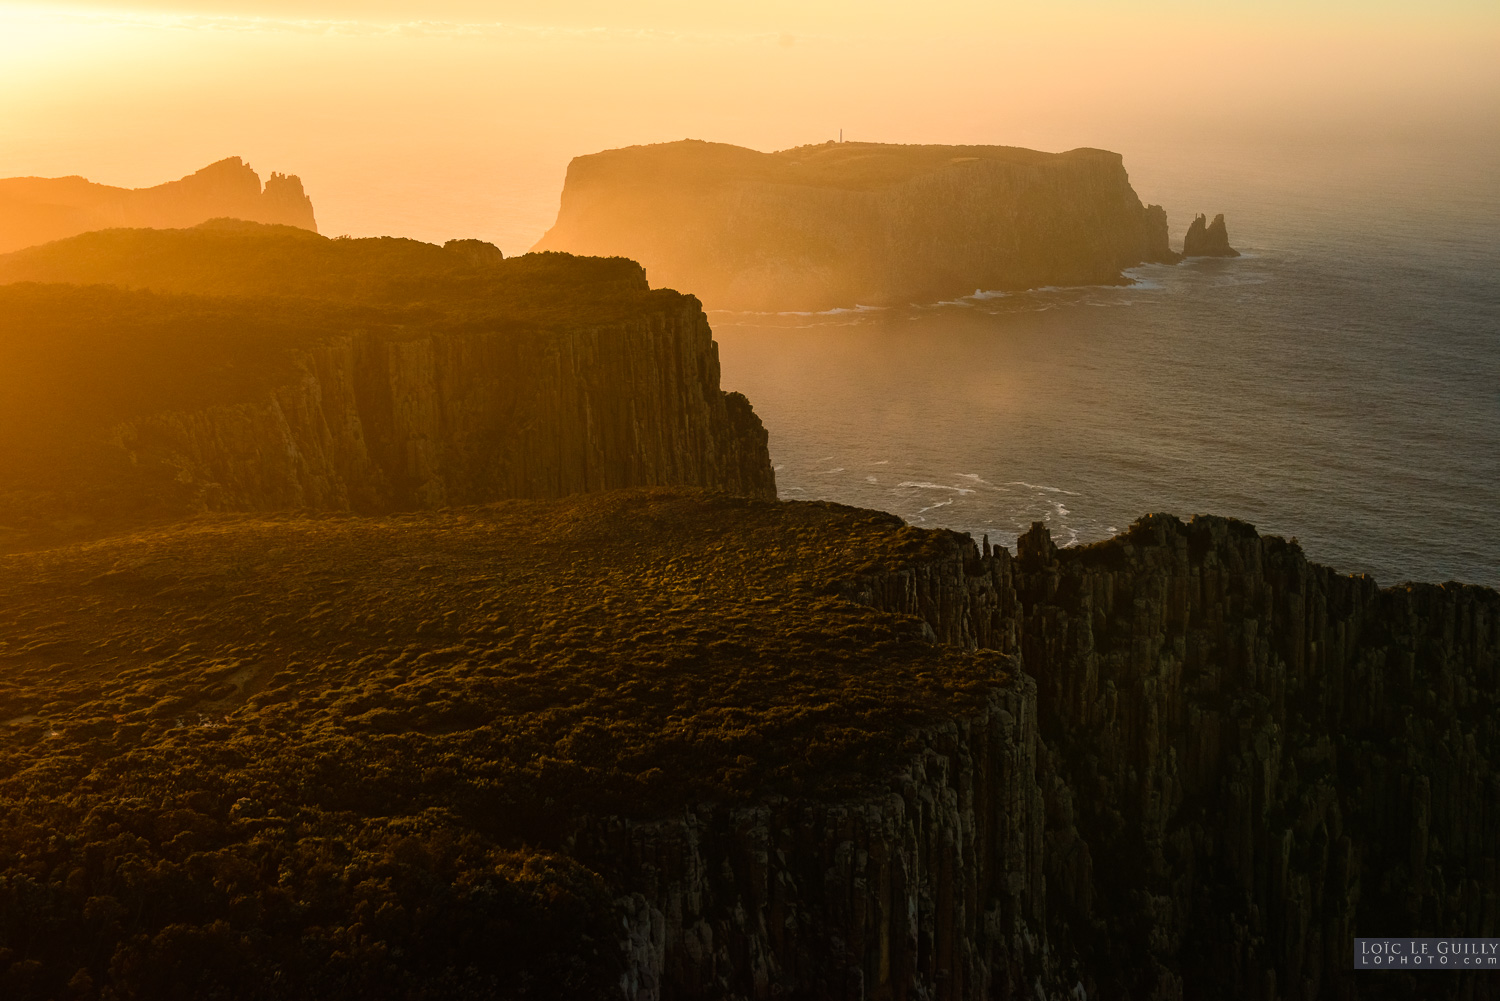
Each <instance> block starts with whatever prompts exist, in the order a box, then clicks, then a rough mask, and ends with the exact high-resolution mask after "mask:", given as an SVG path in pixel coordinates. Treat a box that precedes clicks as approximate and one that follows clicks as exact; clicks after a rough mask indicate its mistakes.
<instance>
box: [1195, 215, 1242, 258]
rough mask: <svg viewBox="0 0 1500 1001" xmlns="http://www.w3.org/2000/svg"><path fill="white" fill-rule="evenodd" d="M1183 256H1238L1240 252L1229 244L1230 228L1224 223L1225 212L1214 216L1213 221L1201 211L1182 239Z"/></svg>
mask: <svg viewBox="0 0 1500 1001" xmlns="http://www.w3.org/2000/svg"><path fill="white" fill-rule="evenodd" d="M1182 256H1183V257H1238V256H1240V252H1239V251H1238V250H1235V249H1234V248H1233V247H1231V246H1230V245H1229V228H1228V227H1227V226H1225V225H1224V213H1222V212H1220V213H1219V214H1218V215H1216V216H1214V221H1213V222H1208V217H1207V216H1205V215H1203V214H1202V213H1201V212H1200V213H1199V214H1198V216H1197V217H1196V218H1194V219H1193V224H1192V225H1191V226H1189V227H1188V231H1187V236H1186V237H1184V238H1183V241H1182Z"/></svg>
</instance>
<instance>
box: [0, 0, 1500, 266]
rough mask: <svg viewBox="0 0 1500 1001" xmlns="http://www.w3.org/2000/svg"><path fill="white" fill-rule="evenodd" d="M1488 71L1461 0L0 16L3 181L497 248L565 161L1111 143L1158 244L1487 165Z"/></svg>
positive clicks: (545, 210) (477, 6)
mask: <svg viewBox="0 0 1500 1001" xmlns="http://www.w3.org/2000/svg"><path fill="white" fill-rule="evenodd" d="M1497 55H1500V4H1495V3H1493V2H1486V3H1477V2H1468V0H1450V2H1441V0H1438V2H1430V3H1423V4H1416V3H1390V2H1385V3H1382V2H1379V0H1374V2H1363V3H1342V2H1324V3H1317V2H1311V3H1298V4H1293V3H1281V2H1276V0H1263V2H1259V3H1244V2H1220V3H1202V2H1198V3H1186V2H1150V3H1119V2H1103V0H1093V2H1085V0H1062V2H1058V3H1052V4H1047V5H1039V4H1033V3H1025V4H1021V3H1003V2H1001V3H995V2H990V3H944V2H934V3H926V4H913V3H910V2H909V0H908V2H902V3H890V2H880V0H877V2H863V3H854V2H841V3H826V2H825V3H818V2H802V3H792V2H781V0H770V2H765V0H762V2H754V3H752V2H725V0H720V2H704V0H697V2H692V3H688V2H676V0H655V2H645V3H634V4H632V3H623V2H612V3H606V2H551V3H541V2H519V0H517V2H500V3H474V2H464V0H434V2H429V3H423V4H420V5H418V4H412V3H402V2H397V0H370V2H353V0H347V2H345V0H323V2H316V0H314V2H312V3H291V2H280V3H255V4H251V3H237V2H234V0H217V2H196V3H195V2H184V3H177V4H172V3H161V4H148V3H94V4H92V5H68V4H5V3H3V2H0V177H3V176H17V175H40V176H59V175H66V174H81V175H83V176H86V177H89V178H91V179H93V180H97V181H101V182H105V183H110V184H119V185H125V186H132V187H133V186H142V185H149V184H155V183H160V182H161V181H165V180H169V179H172V178H175V177H180V176H182V175H184V174H187V173H190V172H191V171H193V170H195V169H197V168H198V167H201V166H203V165H205V164H207V163H209V162H211V161H214V160H218V159H221V158H223V157H225V156H236V155H237V156H243V157H245V159H246V160H248V161H249V162H250V163H251V164H252V165H253V166H255V167H256V168H257V169H258V170H260V171H261V172H262V174H264V173H266V172H267V171H270V170H279V171H284V172H290V173H295V174H298V175H299V176H301V177H302V179H303V182H304V184H305V185H306V187H307V190H308V192H309V194H310V195H311V196H312V198H313V201H314V204H315V205H316V206H317V210H318V215H319V221H320V227H321V229H322V231H323V232H325V233H328V234H330V235H336V234H341V233H349V234H352V235H376V234H385V233H390V234H394V235H403V236H413V237H417V238H420V239H428V240H442V239H446V238H449V237H454V236H478V237H481V238H484V239H490V240H493V241H494V242H496V243H498V244H499V245H500V246H501V247H502V249H504V250H506V251H507V252H508V253H514V252H518V251H522V250H524V249H526V247H528V246H529V245H530V243H531V242H533V241H535V239H537V238H538V237H539V236H540V235H541V232H542V231H543V230H544V229H545V228H546V226H547V225H548V224H549V223H550V221H551V218H552V215H553V214H554V213H555V211H556V206H557V197H558V194H559V192H560V190H561V184H562V179H563V176H564V172H565V170H566V167H567V163H568V161H569V160H570V159H571V158H572V157H574V156H577V155H580V154H584V153H589V152H594V151H597V150H600V149H607V148H612V147H616V146H624V145H632V144H636V143H648V142H663V141H670V140H675V139H681V138H688V137H692V138H700V139H709V140H716V141H721V142H731V143H737V144H739V145H744V146H750V147H753V148H757V149H767V150H770V149H781V148H786V147H790V146H795V145H799V144H803V143H810V142H822V141H825V140H827V139H831V138H834V137H836V136H837V135H838V133H839V130H840V129H842V130H843V131H844V134H845V136H846V137H849V138H853V139H861V140H870V141H880V142H901V143H911V142H946V143H1000V144H1006V145H1022V146H1031V147H1035V148H1039V149H1053V150H1061V149H1070V148H1073V147H1077V146H1099V147H1104V148H1109V149H1114V150H1117V151H1119V152H1121V153H1123V154H1124V155H1125V157H1126V165H1127V168H1129V169H1130V171H1131V176H1132V179H1133V181H1134V182H1135V185H1136V188H1137V190H1138V191H1139V192H1140V193H1141V195H1142V197H1143V198H1145V199H1146V200H1148V201H1162V202H1164V203H1165V204H1167V206H1168V211H1169V214H1171V215H1172V217H1173V219H1174V224H1180V225H1177V226H1176V228H1179V229H1180V228H1181V226H1182V225H1185V224H1186V221H1187V219H1189V218H1190V213H1191V212H1192V211H1206V210H1211V209H1213V208H1214V206H1208V205H1203V206H1200V205H1197V204H1186V203H1188V202H1201V201H1204V200H1206V199H1208V198H1212V197H1215V196H1216V195H1220V194H1222V196H1223V198H1226V199H1229V200H1230V202H1231V203H1232V198H1233V191H1232V190H1230V191H1222V192H1221V191H1219V190H1218V189H1215V188H1214V187H1213V185H1218V186H1219V188H1221V189H1222V188H1224V187H1225V186H1228V187H1229V188H1231V189H1232V188H1233V186H1234V185H1236V184H1255V183H1260V184H1264V183H1267V182H1266V178H1267V176H1269V175H1277V176H1291V175H1295V174H1298V173H1299V172H1301V173H1307V174H1316V175H1317V176H1318V177H1319V178H1320V179H1321V182H1322V183H1329V184H1336V183H1337V184H1344V183H1349V178H1348V176H1347V175H1349V174H1350V173H1351V172H1353V173H1355V174H1357V173H1358V170H1357V166H1358V164H1360V163H1361V162H1368V160H1369V159H1370V158H1371V157H1376V156H1380V155H1381V151H1382V150H1386V149H1390V148H1392V147H1398V146H1399V147H1402V148H1407V149H1410V148H1420V149H1424V150H1428V151H1432V155H1441V156H1478V157H1481V158H1483V157H1485V156H1488V155H1490V153H1489V152H1488V151H1493V150H1494V149H1497V148H1500V58H1497ZM1235 165H1238V166H1235ZM1479 176H1486V177H1487V176H1488V175H1485V174H1481V175H1479ZM1237 178H1238V179H1237ZM1195 179H1196V180H1195ZM1355 183H1357V177H1356V178H1355ZM1174 201H1176V202H1183V203H1184V204H1181V205H1174V204H1173V203H1174Z"/></svg>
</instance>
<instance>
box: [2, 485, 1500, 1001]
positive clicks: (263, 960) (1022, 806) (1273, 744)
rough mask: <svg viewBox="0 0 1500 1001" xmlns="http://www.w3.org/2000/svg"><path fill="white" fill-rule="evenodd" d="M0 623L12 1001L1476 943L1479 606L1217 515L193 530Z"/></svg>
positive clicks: (1334, 957)
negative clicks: (1341, 566)
mask: <svg viewBox="0 0 1500 1001" xmlns="http://www.w3.org/2000/svg"><path fill="white" fill-rule="evenodd" d="M0 629H3V633H0V635H3V637H4V638H3V640H0V664H4V665H5V670H4V673H3V674H0V942H3V943H5V944H4V949H5V951H4V952H3V953H0V978H4V979H3V980H0V982H3V984H4V986H5V987H6V989H7V994H6V996H7V997H8V998H16V999H18V1001H31V999H41V998H46V997H55V996H58V995H59V994H60V993H62V992H64V991H65V990H67V991H71V992H72V993H74V994H77V993H79V992H80V989H81V988H82V987H84V986H86V987H87V988H88V990H89V991H98V992H101V993H102V992H104V991H106V990H107V991H108V992H109V993H110V994H112V995H113V996H115V997H119V998H123V999H135V998H141V999H144V998H152V999H156V1001H161V999H166V1001H172V999H176V998H183V999H186V998H197V997H206V996H221V997H235V998H257V999H258V998H272V997H275V998H303V997H318V998H321V999H336V998H353V997H359V998H397V997H400V998H429V997H430V998H434V999H435V998H439V997H442V998H448V999H469V998H476V999H477V998H497V997H498V998H538V997H540V998H572V999H577V998H586V999H593V998H598V999H603V998H611V999H618V998H620V997H622V996H623V997H625V998H626V999H628V1001H644V999H648V998H664V997H731V998H745V999H749V998H763V997H773V996H783V997H795V998H808V999H812V998H820V999H822V998H828V997H848V996H859V994H860V992H861V991H864V992H865V996H876V997H890V998H909V999H914V998H918V997H930V996H935V995H936V994H937V993H938V991H939V987H941V988H942V990H943V991H944V992H946V996H948V997H951V998H954V999H971V998H972V999H976V1001H977V999H979V998H990V997H1004V998H1019V997H1026V998H1031V997H1035V996H1037V993H1038V991H1040V992H1042V993H1044V994H1046V995H1047V996H1049V997H1050V996H1066V995H1068V994H1069V993H1070V992H1071V993H1072V996H1075V997H1076V996H1077V992H1076V990H1075V988H1082V989H1083V990H1084V991H1085V993H1087V995H1088V996H1089V997H1095V996H1111V997H1131V998H1141V999H1145V1001H1166V999H1168V998H1180V997H1189V996H1213V997H1226V998H1235V999H1241V998H1243V999H1249V998H1252V997H1254V998H1263V997H1265V996H1268V995H1267V992H1266V991H1265V989H1264V988H1265V985H1266V984H1268V983H1271V982H1273V980H1274V983H1275V984H1277V985H1278V988H1279V989H1280V990H1284V992H1285V994H1286V995H1288V996H1296V997H1305V998H1343V997H1349V996H1352V995H1353V986H1352V981H1351V976H1352V974H1351V973H1350V972H1348V968H1347V964H1348V959H1349V953H1348V949H1349V947H1350V943H1351V942H1352V935H1353V934H1354V933H1355V930H1356V929H1365V928H1370V927H1377V926H1378V927H1381V928H1389V927H1399V928H1400V929H1401V932H1402V933H1403V934H1421V933H1424V932H1423V931H1421V930H1422V929H1430V930H1431V933H1434V934H1437V933H1441V934H1459V933H1461V932H1467V933H1471V934H1474V935H1483V934H1494V933H1495V928H1494V924H1495V921H1496V918H1495V915H1494V913H1493V900H1494V892H1495V891H1494V881H1495V875H1494V870H1495V858H1494V856H1495V845H1496V843H1497V842H1496V840H1495V839H1494V838H1493V836H1492V835H1493V830H1494V823H1495V819H1494V812H1493V811H1494V808H1495V805H1496V802H1497V801H1496V785H1495V779H1494V776H1495V769H1494V767H1493V764H1492V763H1493V761H1494V753H1495V748H1496V741H1497V739H1500V734H1497V730H1496V722H1495V721H1496V719H1497V715H1496V710H1497V709H1500V706H1497V705H1496V692H1497V690H1500V689H1497V686H1496V681H1497V680H1500V678H1497V672H1500V596H1497V595H1496V594H1495V592H1493V591H1489V590H1485V589H1479V588H1465V587H1458V586H1445V587H1431V586H1417V585H1410V586H1405V587H1399V588H1391V589H1387V590H1383V591H1382V590H1380V589H1379V588H1378V587H1376V585H1375V584H1374V582H1372V581H1369V580H1368V579H1366V578H1350V577H1342V576H1340V575H1338V574H1335V573H1333V572H1331V571H1329V570H1327V569H1325V568H1321V567H1317V566H1315V565H1313V564H1310V563H1308V562H1307V561H1306V560H1305V559H1304V558H1303V556H1302V554H1301V552H1300V551H1299V550H1298V549H1297V547H1296V546H1295V545H1294V544H1288V543H1286V542H1285V541H1283V540H1280V539H1274V538H1261V537H1259V536H1257V535H1256V533H1255V532H1254V530H1253V529H1251V528H1250V527H1249V526H1247V525H1244V524H1241V523H1237V522H1231V521H1226V520H1224V519H1215V518H1200V519H1195V520H1194V521H1193V522H1191V523H1189V524H1184V523H1182V522H1180V521H1178V520H1177V519H1175V518H1171V517H1168V516H1160V515H1157V516H1149V517H1147V518H1145V519H1142V520H1141V521H1140V522H1138V523H1137V524H1136V525H1134V526H1132V528H1131V529H1130V530H1129V531H1128V532H1126V533H1124V534H1123V535H1121V536H1119V537H1116V538H1115V539H1112V540H1109V541H1108V542H1104V543H1100V544H1098V545H1095V546H1090V547H1085V548H1081V549H1072V550H1058V549H1057V548H1056V547H1055V546H1054V545H1053V544H1052V543H1051V541H1050V538H1049V537H1048V535H1047V533H1046V531H1045V529H1044V528H1042V527H1041V526H1040V525H1038V526H1035V527H1034V528H1033V530H1032V531H1031V532H1029V533H1027V535H1026V536H1023V537H1022V538H1021V539H1020V540H1019V544H1018V555H1017V556H1016V557H1011V556H1009V555H1008V554H1007V553H1006V552H1005V551H1004V550H994V551H988V552H984V553H981V552H980V551H978V550H977V549H976V548H975V547H974V545H973V544H972V542H971V541H970V540H968V539H967V538H965V537H962V536H955V535H953V534H952V533H947V532H932V531H924V530H919V529H914V528H911V527H909V526H904V525H903V524H901V522H900V521H899V520H898V519H896V518H894V517H892V516H890V515H886V514H880V513H877V512H869V511H860V510H856V509H851V508H846V507H841V506H837V505H830V504H818V503H774V502H769V501H754V500H735V499H729V498H725V497H722V496H712V495H705V494H702V493H699V492H692V491H664V490H645V491H624V492H615V493H609V494H603V495H599V496H594V497H580V498H571V499H567V500H563V501H553V502H525V501H511V502H507V503H504V504H499V505H490V506H485V507H478V508H469V509H464V510H453V511H446V512H436V513H434V512H423V513H415V514H408V515H402V516H398V517H380V518H363V517H350V516H322V517H304V516H278V517H273V518H266V517H250V516H243V517H217V518H209V519H205V520H202V521H200V522H198V523H196V524H193V525H188V526H178V527H174V528H170V529H167V530H161V531H152V532H143V533H139V534H136V535H133V536H129V537H121V538H115V539H110V540H106V541H102V542H96V543H91V544H87V545H78V546H71V547H65V548H58V549H54V550H49V551H45V552H33V553H22V554H12V555H8V556H0ZM1023 672H1024V673H1023ZM1143 901H1149V905H1147V904H1144V903H1143ZM1487 901H1488V902H1489V903H1487ZM1362 976H1365V977H1369V976H1371V975H1369V974H1365V975H1362ZM1417 976H1419V977H1420V976H1428V977H1429V980H1428V981H1427V982H1426V988H1427V991H1426V992H1425V993H1422V992H1419V991H1418V989H1417V987H1418V985H1415V984H1413V983H1408V981H1409V979H1410V978H1403V977H1402V976H1401V975H1400V974H1392V975H1391V979H1389V980H1388V981H1387V982H1386V983H1387V984H1388V985H1389V988H1390V993H1391V996H1397V997H1400V996H1406V997H1413V996H1433V994H1432V990H1433V988H1434V986H1435V987H1436V994H1437V996H1441V997H1445V998H1449V997H1451V998H1457V997H1460V996H1463V997H1484V996H1485V995H1484V994H1483V991H1482V990H1479V991H1477V992H1476V986H1475V985H1476V983H1479V985H1480V986H1481V987H1482V983H1481V982H1476V981H1474V980H1472V979H1466V978H1465V977H1463V976H1462V975H1452V976H1447V975H1445V979H1443V980H1442V982H1441V983H1437V984H1436V985H1434V984H1433V982H1432V981H1431V979H1430V978H1431V977H1432V976H1433V975H1431V974H1418V975H1417ZM69 985H71V986H69ZM1039 985H1040V986H1039ZM1465 992H1467V993H1465Z"/></svg>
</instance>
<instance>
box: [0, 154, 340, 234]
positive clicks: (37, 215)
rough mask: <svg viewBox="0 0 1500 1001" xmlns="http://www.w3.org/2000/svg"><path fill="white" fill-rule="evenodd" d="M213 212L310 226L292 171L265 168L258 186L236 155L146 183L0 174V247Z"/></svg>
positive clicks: (183, 221)
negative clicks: (264, 176)
mask: <svg viewBox="0 0 1500 1001" xmlns="http://www.w3.org/2000/svg"><path fill="white" fill-rule="evenodd" d="M219 218H230V219H243V220H245V221H247V222H261V223H279V224H281V225H284V226H296V227H297V228H298V229H310V230H312V231H313V232H315V233H316V232H317V230H318V223H317V220H316V219H315V218H314V216H313V204H312V199H310V198H308V197H307V194H306V193H305V192H304V191H303V190H302V181H301V179H300V178H298V177H297V176H296V175H295V174H277V173H273V174H271V176H270V177H269V178H267V179H266V182H265V186H264V187H262V186H261V181H260V175H259V174H257V173H256V172H255V171H254V170H252V169H251V168H250V165H249V164H247V163H245V161H243V160H241V159H240V158H239V157H237V156H231V157H229V158H228V159H224V160H220V161H218V162H217V163H211V164H209V165H208V166H207V167H204V168H203V169H202V170H199V171H197V172H195V173H192V174H189V175H188V176H187V177H184V178H182V179H181V180H177V181H168V182H167V183H166V184H158V185H156V186H155V187H151V188H116V187H111V186H110V185H107V184H96V183H94V182H93V181H90V180H87V179H86V178H83V177H7V178H0V254H3V253H7V252H9V251H12V250H19V249H21V248H22V247H30V246H34V245H36V244H39V243H48V242H50V241H52V240H61V239H64V238H66V237H70V236H76V235H78V234H79V233H87V232H89V231H91V230H96V229H111V228H115V227H122V226H123V227H146V228H151V229H182V228H185V227H189V226H196V225H198V224H199V223H201V222H207V221H208V220H209V219H219Z"/></svg>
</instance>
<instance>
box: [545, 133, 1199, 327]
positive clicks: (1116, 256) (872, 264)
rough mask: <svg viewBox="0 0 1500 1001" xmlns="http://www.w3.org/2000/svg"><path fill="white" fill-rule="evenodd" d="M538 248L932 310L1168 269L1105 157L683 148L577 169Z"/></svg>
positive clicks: (710, 288)
mask: <svg viewBox="0 0 1500 1001" xmlns="http://www.w3.org/2000/svg"><path fill="white" fill-rule="evenodd" d="M535 249H538V250H566V251H569V252H572V253H581V254H603V255H613V254H619V255H622V256H626V257H630V258H632V259H633V260H638V261H640V262H641V263H642V264H643V265H644V266H645V268H646V270H647V273H648V274H649V275H650V277H651V280H652V282H653V283H655V284H657V285H663V286H670V287H675V288H682V289H690V290H692V291H693V292H694V293H695V294H697V295H699V296H700V297H702V299H703V301H704V302H705V303H707V304H708V305H709V306H710V307H711V308H726V309H770V310H786V309H822V308H827V307H832V306H852V305H855V304H866V305H876V304H892V305H904V304H907V303H912V302H916V303H922V302H931V301H935V300H937V299H942V298H951V297H952V296H954V295H967V294H970V293H972V292H974V291H976V290H978V289H1017V288H1031V287H1037V286H1041V285H1082V284H1100V283H1118V282H1121V281H1123V278H1122V277H1121V270H1122V269H1124V268H1127V267H1131V266H1134V265H1136V264H1140V263H1142V262H1146V261H1174V260H1176V259H1177V258H1178V255H1177V254H1175V253H1173V252H1172V250H1171V249H1170V248H1169V247H1168V245H1167V223H1166V213H1165V212H1164V211H1162V209H1161V208H1160V207H1159V206H1150V207H1147V206H1145V205H1143V204H1141V201H1140V199H1139V198H1138V197H1136V194H1135V192H1134V191H1133V190H1132V189H1131V187H1130V181H1129V179H1128V177H1127V176H1126V174H1125V168H1124V165H1123V162H1122V160H1121V158H1120V156H1119V154H1117V153H1110V152H1107V151H1105V150H1097V149H1076V150H1071V151H1069V152H1066V153H1042V152H1037V151H1035V150H1027V149H1019V148H1016V147H1009V146H898V145H886V144H882V143H853V142H850V143H825V144H823V145H820V146H802V147H798V148H796V149H789V150H782V151H780V152H777V153H761V152H757V151H755V150H750V149H744V148H742V147H738V146H729V145H725V144H722V143H706V142H699V141H696V140H685V141H682V142H675V143H663V144H659V145H654V146H632V147H629V148H626V149H617V150H608V151H605V152H602V153H595V154H592V155H589V156H582V157H578V158H576V159H575V160H574V161H573V162H572V163H571V164H570V165H569V167H568V176H567V180H566V182H565V183H564V186H563V193H562V202H561V206H560V208H559V210H558V216H557V222H556V224H555V225H554V226H553V227H552V228H551V229H550V230H549V231H548V232H547V234H546V235H545V236H544V237H543V238H542V240H541V241H540V242H539V243H538V244H537V246H536V248H535Z"/></svg>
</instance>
